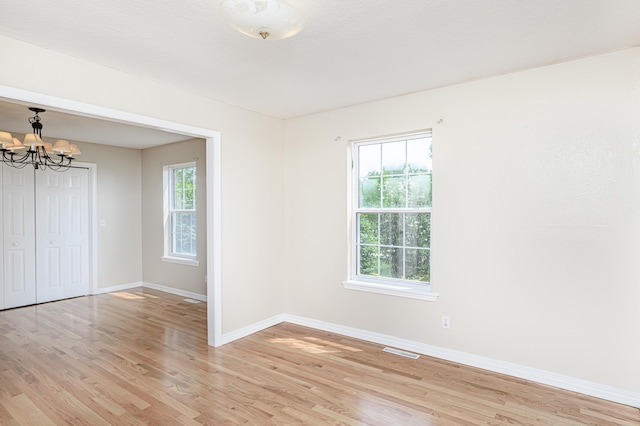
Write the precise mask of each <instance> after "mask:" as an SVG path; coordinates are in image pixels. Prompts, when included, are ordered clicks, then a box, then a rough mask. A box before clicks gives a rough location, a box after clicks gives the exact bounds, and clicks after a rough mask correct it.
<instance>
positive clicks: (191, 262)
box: [161, 256, 200, 266]
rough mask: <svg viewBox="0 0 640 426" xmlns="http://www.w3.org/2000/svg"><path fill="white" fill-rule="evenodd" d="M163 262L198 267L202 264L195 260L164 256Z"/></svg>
mask: <svg viewBox="0 0 640 426" xmlns="http://www.w3.org/2000/svg"><path fill="white" fill-rule="evenodd" d="M161 259H162V261H163V262H169V263H178V264H180V265H189V266H198V265H199V264H200V262H198V261H197V260H195V259H187V258H184V257H172V256H162V258H161Z"/></svg>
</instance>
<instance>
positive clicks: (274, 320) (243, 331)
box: [222, 314, 286, 345]
mask: <svg viewBox="0 0 640 426" xmlns="http://www.w3.org/2000/svg"><path fill="white" fill-rule="evenodd" d="M285 317H286V315H285V314H280V315H276V316H274V317H271V318H267V319H265V320H262V321H259V322H256V323H254V324H250V325H248V326H246V327H242V328H239V329H237V330H234V331H231V332H229V333H224V334H223V335H222V344H223V345H224V344H227V343H231V342H233V341H234V340H238V339H242V338H243V337H247V336H249V335H251V334H253V333H257V332H258V331H262V330H264V329H265V328H269V327H273V326H274V325H278V324H280V323H281V322H284V321H285V319H284V318H285Z"/></svg>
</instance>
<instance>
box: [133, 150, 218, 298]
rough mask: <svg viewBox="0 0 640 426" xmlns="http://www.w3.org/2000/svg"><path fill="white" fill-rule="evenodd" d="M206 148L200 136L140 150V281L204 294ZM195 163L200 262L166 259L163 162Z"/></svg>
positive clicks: (205, 290)
mask: <svg viewBox="0 0 640 426" xmlns="http://www.w3.org/2000/svg"><path fill="white" fill-rule="evenodd" d="M205 156H206V150H205V141H204V140H203V139H191V140H188V141H184V142H178V143H172V144H169V145H161V146H157V147H154V148H149V149H144V150H142V277H143V281H144V282H147V283H152V284H159V285H162V286H166V287H172V288H175V289H178V290H184V291H188V292H191V293H196V294H200V295H206V294H207V284H206V281H205V276H206V274H207V239H206V236H207V221H206V219H207V216H206V215H207V210H206V207H207V200H206V179H205V177H206V172H207V171H206V161H205V160H206V157H205ZM192 161H194V162H195V163H196V228H197V237H196V238H197V239H196V244H197V247H196V253H197V260H198V261H199V265H198V266H195V265H181V264H176V263H170V262H165V261H163V260H162V256H164V213H163V209H164V192H163V174H164V166H169V165H172V164H180V163H188V162H192Z"/></svg>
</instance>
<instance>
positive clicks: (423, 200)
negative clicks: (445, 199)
mask: <svg viewBox="0 0 640 426" xmlns="http://www.w3.org/2000/svg"><path fill="white" fill-rule="evenodd" d="M407 192H408V198H407V203H408V207H430V206H431V175H413V176H409V179H408V191H407Z"/></svg>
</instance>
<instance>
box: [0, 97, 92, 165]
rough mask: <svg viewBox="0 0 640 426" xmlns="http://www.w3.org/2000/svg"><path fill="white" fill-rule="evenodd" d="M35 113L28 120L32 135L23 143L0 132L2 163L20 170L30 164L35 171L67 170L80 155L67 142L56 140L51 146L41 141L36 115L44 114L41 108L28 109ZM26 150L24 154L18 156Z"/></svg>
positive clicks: (9, 134)
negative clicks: (75, 157)
mask: <svg viewBox="0 0 640 426" xmlns="http://www.w3.org/2000/svg"><path fill="white" fill-rule="evenodd" d="M29 109H30V110H31V111H33V112H35V114H36V115H35V116H33V117H30V118H29V123H31V128H32V129H33V133H27V134H26V135H25V136H24V142H20V141H19V140H18V138H14V137H13V136H11V133H9V132H1V131H0V142H1V143H2V146H1V148H0V150H2V162H3V163H4V164H7V165H9V166H11V167H15V168H17V169H21V168H23V167H25V166H26V165H27V164H32V165H33V168H34V169H36V170H45V169H47V168H49V169H51V170H54V171H57V172H64V171H66V170H69V168H70V167H71V162H72V161H73V160H74V156H76V155H80V150H79V149H78V146H77V145H74V144H70V143H69V141H66V140H64V139H58V140H57V141H56V142H55V143H54V144H53V145H52V144H51V143H49V142H45V141H43V140H42V123H40V116H39V115H38V114H40V113H42V112H45V110H44V109H42V108H35V107H31V108H29ZM23 149H26V152H25V153H24V154H21V155H20V154H19V152H20V151H21V150H23Z"/></svg>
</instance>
